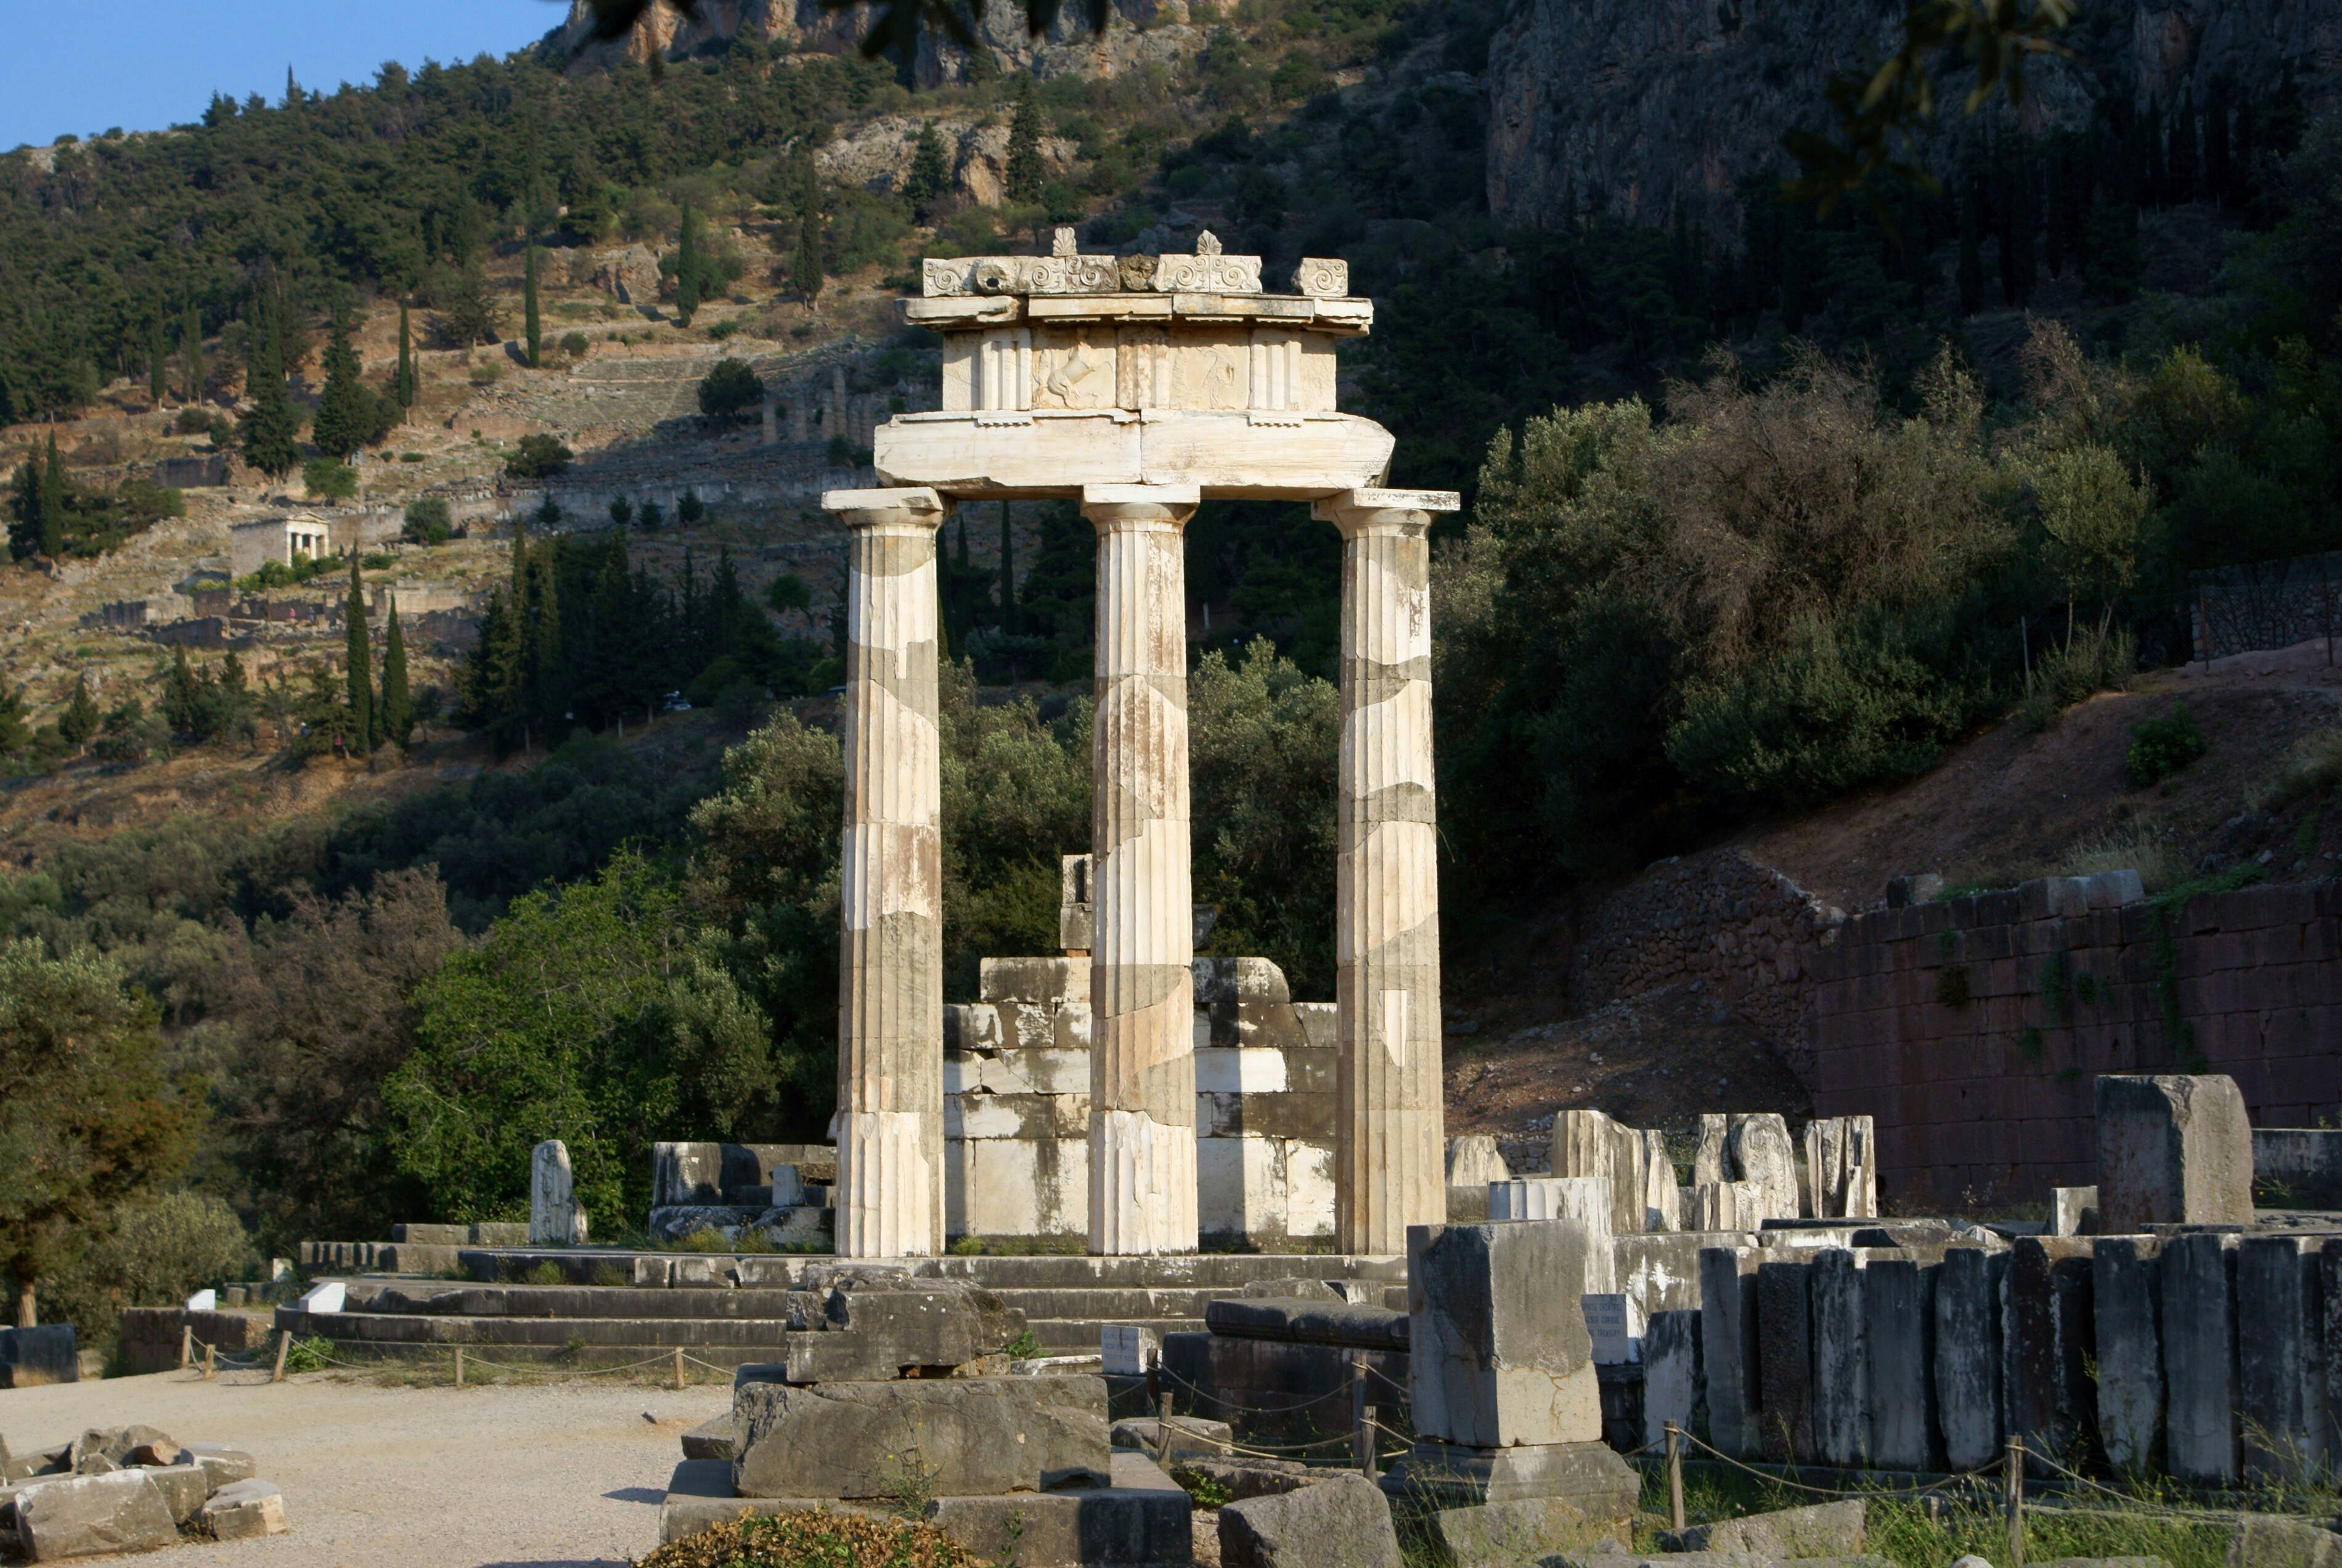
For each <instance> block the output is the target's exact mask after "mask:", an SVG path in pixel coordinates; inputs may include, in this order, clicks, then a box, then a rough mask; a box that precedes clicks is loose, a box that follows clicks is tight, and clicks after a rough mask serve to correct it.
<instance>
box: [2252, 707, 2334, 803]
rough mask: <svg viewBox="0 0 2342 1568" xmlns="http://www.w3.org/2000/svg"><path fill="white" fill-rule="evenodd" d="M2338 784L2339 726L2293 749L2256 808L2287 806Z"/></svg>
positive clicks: (2323, 792) (2318, 733) (2308, 739)
mask: <svg viewBox="0 0 2342 1568" xmlns="http://www.w3.org/2000/svg"><path fill="white" fill-rule="evenodd" d="M2337 784H2342V725H2337V726H2335V727H2332V728H2328V729H2323V730H2319V731H2317V733H2316V734H2312V735H2310V736H2309V737H2308V738H2307V739H2306V740H2304V741H2303V742H2302V743H2301V744H2299V745H2297V746H2296V747H2295V748H2294V749H2293V753H2292V754H2291V755H2290V756H2288V757H2287V758H2286V760H2285V764H2284V765H2283V766H2282V767H2280V768H2279V769H2278V770H2277V776H2276V777H2275V778H2274V779H2271V780H2270V781H2269V784H2268V787H2267V790H2265V791H2264V792H2263V793H2262V799H2261V801H2260V803H2259V804H2260V807H2261V809H2262V810H2264V811H2266V810H2268V809H2270V808H2271V807H2274V806H2280V805H2291V804H2293V803H2294V802H2295V801H2297V800H2303V799H2306V798H2307V797H2309V796H2311V795H2318V794H2325V793H2326V792H2327V790H2330V789H2332V788H2334V787H2335V786H2336V785H2337Z"/></svg>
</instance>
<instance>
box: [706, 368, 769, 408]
mask: <svg viewBox="0 0 2342 1568" xmlns="http://www.w3.org/2000/svg"><path fill="white" fill-rule="evenodd" d="M764 400H765V383H764V381H763V379H762V378H761V377H759V376H758V375H756V372H755V371H754V370H752V369H750V368H749V366H748V364H747V362H746V361H745V360H738V359H733V358H730V357H729V356H726V358H723V359H719V360H717V361H716V364H715V365H714V367H713V368H711V369H710V370H709V371H708V373H707V375H706V377H705V378H703V379H702V380H701V382H700V384H699V412H700V413H702V414H707V415H708V416H709V417H711V418H716V419H727V418H729V417H731V416H732V415H733V414H737V413H739V412H740V411H741V410H742V409H745V408H753V407H755V406H756V404H760V403H762V402H763V401H764Z"/></svg>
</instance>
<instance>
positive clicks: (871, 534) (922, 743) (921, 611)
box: [822, 489, 945, 1258]
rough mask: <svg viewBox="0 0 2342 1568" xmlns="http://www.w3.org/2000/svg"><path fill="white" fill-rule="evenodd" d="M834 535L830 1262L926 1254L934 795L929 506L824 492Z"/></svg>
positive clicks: (940, 1208)
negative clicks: (841, 621) (839, 598)
mask: <svg viewBox="0 0 2342 1568" xmlns="http://www.w3.org/2000/svg"><path fill="white" fill-rule="evenodd" d="M822 504H823V505H824V506H825V507H826V508H827V509H828V510H830V511H832V512H836V513H838V514H841V516H842V519H843V521H844V522H845V524H846V531H847V545H846V704H845V718H844V725H843V740H844V747H845V754H846V833H845V839H844V857H843V858H844V866H843V875H842V877H841V879H840V884H839V895H838V903H839V906H840V912H841V913H840V921H841V924H842V926H843V937H842V942H841V951H840V953H839V960H840V962H839V964H838V1016H837V1120H836V1124H834V1131H835V1134H836V1141H837V1188H836V1198H835V1203H836V1241H837V1252H838V1255H839V1256H841V1257H863V1258H867V1257H907V1256H914V1255H926V1254H931V1253H939V1252H941V1251H942V1250H943V1243H944V1195H943V1171H944V1162H943V1140H944V1119H943V1108H944V1107H943V1027H944V1024H943V1014H944V982H943V846H942V838H941V832H942V811H943V804H942V800H943V786H942V774H941V771H940V757H939V752H938V747H939V742H938V738H937V734H936V528H937V527H938V526H940V525H941V524H942V523H943V520H944V514H945V506H944V504H943V501H942V499H941V498H940V497H938V496H937V495H936V493H935V492H934V491H933V490H927V489H901V490H834V491H831V492H830V493H829V494H826V495H824V496H823V497H822Z"/></svg>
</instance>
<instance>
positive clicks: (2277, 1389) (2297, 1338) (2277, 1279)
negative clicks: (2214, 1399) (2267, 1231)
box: [2236, 1236, 2332, 1482]
mask: <svg viewBox="0 0 2342 1568" xmlns="http://www.w3.org/2000/svg"><path fill="white" fill-rule="evenodd" d="M2236 1269H2237V1415H2238V1417H2239V1421H2238V1425H2239V1426H2240V1427H2241V1428H2242V1431H2243V1434H2244V1443H2245V1473H2247V1475H2248V1476H2250V1477H2252V1478H2253V1479H2255V1480H2263V1481H2271V1482H2278V1481H2284V1480H2286V1479H2287V1478H2288V1477H2292V1476H2297V1475H2314V1474H2317V1473H2321V1472H2322V1471H2324V1470H2325V1468H2326V1463H2325V1461H2326V1458H2327V1407H2326V1380H2327V1375H2328V1373H2327V1367H2326V1365H2325V1355H2324V1348H2325V1347H2324V1340H2323V1322H2322V1320H2323V1319H2324V1318H2325V1316H2326V1314H2327V1313H2328V1312H2330V1311H2331V1310H2332V1309H2331V1308H2328V1307H2326V1306H2325V1304H2324V1303H2322V1302H2321V1300H2320V1293H2321V1290H2320V1283H2319V1280H2318V1246H2317V1243H2316V1242H2314V1241H2307V1240H2306V1239H2305V1238H2302V1237H2297V1236H2247V1237H2245V1238H2244V1239H2243V1240H2242V1241H2241V1242H2239V1243H2237V1254H2236Z"/></svg>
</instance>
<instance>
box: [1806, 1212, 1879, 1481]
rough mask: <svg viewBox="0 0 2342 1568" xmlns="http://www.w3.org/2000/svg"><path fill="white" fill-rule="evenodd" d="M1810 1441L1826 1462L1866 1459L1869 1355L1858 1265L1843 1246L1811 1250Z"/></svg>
mask: <svg viewBox="0 0 2342 1568" xmlns="http://www.w3.org/2000/svg"><path fill="white" fill-rule="evenodd" d="M1812 1283H1813V1313H1814V1444H1815V1446H1816V1447H1817V1448H1818V1449H1819V1450H1820V1451H1821V1456H1822V1461H1823V1463H1827V1464H1842V1465H1861V1464H1863V1463H1867V1461H1868V1459H1869V1457H1870V1358H1869V1348H1868V1346H1867V1345H1866V1344H1865V1343H1863V1334H1862V1324H1863V1298H1862V1269H1861V1267H1860V1265H1859V1263H1857V1259H1856V1256H1855V1254H1854V1253H1853V1252H1852V1251H1851V1250H1850V1249H1848V1248H1846V1247H1823V1248H1821V1249H1819V1250H1818V1251H1817V1252H1816V1253H1814V1275H1813V1282H1812Z"/></svg>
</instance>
